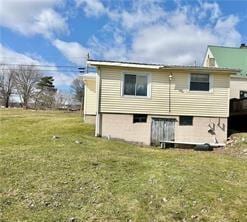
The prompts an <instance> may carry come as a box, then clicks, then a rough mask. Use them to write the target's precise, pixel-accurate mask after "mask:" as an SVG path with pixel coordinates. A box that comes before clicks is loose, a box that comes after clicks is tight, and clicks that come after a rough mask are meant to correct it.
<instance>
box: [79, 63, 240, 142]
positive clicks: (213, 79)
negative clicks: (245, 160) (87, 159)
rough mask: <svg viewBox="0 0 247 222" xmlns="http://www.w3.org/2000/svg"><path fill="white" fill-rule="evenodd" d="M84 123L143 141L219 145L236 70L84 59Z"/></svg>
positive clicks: (224, 133)
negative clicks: (89, 70) (91, 70)
mask: <svg viewBox="0 0 247 222" xmlns="http://www.w3.org/2000/svg"><path fill="white" fill-rule="evenodd" d="M87 63H88V65H90V66H94V67H96V68H97V73H96V75H94V76H93V75H85V76H84V77H83V79H84V82H85V96H86V98H85V110H84V116H85V121H86V122H87V120H91V122H93V121H94V119H95V123H96V129H95V135H96V136H103V137H108V138H118V139H123V140H126V141H131V142H138V143H143V144H146V145H150V144H152V145H159V144H160V141H176V142H182V143H210V144H222V143H224V142H225V140H226V138H227V118H228V116H229V91H230V86H229V84H230V76H231V75H234V74H236V73H237V72H238V70H236V69H228V68H215V67H194V66H165V65H162V64H145V63H131V62H116V61H102V60H88V62H87Z"/></svg>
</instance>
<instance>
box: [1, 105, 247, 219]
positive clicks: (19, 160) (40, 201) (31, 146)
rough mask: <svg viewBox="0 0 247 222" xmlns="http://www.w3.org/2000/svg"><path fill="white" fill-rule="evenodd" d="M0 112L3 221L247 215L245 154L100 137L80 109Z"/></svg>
mask: <svg viewBox="0 0 247 222" xmlns="http://www.w3.org/2000/svg"><path fill="white" fill-rule="evenodd" d="M0 118H1V123H0V124H1V125H0V151H1V160H0V167H1V169H0V183H1V184H0V192H1V209H0V220H1V221H71V222H72V221H132V222H134V221H169V222H172V221H184V222H185V221H241V222H242V221H247V211H246V209H247V158H246V157H245V156H243V155H232V153H233V152H224V151H220V152H217V151H216V152H215V151H214V152H196V151H193V150H178V149H169V150H160V149H158V148H156V149H154V148H150V147H140V146H136V145H131V144H127V143H125V142H121V141H112V140H106V139H102V138H96V137H94V129H93V126H91V125H87V124H84V123H82V120H81V118H80V116H79V114H78V113H63V112H51V111H23V110H17V109H12V110H3V109H2V110H0ZM53 136H57V137H58V138H56V139H52V137H53ZM244 136H245V138H246V137H247V136H246V134H245V135H244V134H242V137H244ZM76 140H77V141H80V142H81V143H76V142H75V141H76ZM246 141H247V139H245V141H242V142H241V144H240V145H238V147H237V149H238V150H239V149H245V148H247V143H246ZM230 149H231V150H234V147H231V148H230ZM228 151H229V149H228Z"/></svg>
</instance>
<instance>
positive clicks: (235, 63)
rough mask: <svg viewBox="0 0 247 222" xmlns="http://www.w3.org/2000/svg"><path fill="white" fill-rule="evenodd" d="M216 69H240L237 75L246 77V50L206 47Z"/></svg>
mask: <svg viewBox="0 0 247 222" xmlns="http://www.w3.org/2000/svg"><path fill="white" fill-rule="evenodd" d="M208 48H209V49H210V51H211V53H212V54H213V56H214V58H215V60H216V63H217V65H218V67H222V68H238V69H241V71H240V72H239V75H241V76H244V77H247V48H246V47H243V48H236V47H223V46H213V45H210V46H208Z"/></svg>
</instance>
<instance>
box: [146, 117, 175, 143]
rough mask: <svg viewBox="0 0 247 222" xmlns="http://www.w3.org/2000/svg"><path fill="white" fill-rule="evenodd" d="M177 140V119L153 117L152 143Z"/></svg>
mask: <svg viewBox="0 0 247 222" xmlns="http://www.w3.org/2000/svg"><path fill="white" fill-rule="evenodd" d="M174 140H175V119H163V118H153V119H152V128H151V144H152V145H154V146H159V145H160V141H174Z"/></svg>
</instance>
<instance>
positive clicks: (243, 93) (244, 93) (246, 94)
mask: <svg viewBox="0 0 247 222" xmlns="http://www.w3.org/2000/svg"><path fill="white" fill-rule="evenodd" d="M239 98H240V99H243V98H247V91H243V90H240V93H239Z"/></svg>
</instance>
